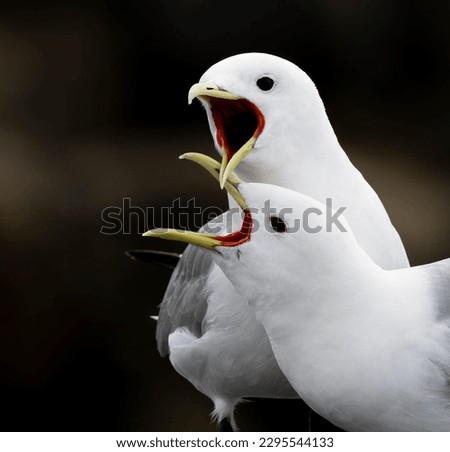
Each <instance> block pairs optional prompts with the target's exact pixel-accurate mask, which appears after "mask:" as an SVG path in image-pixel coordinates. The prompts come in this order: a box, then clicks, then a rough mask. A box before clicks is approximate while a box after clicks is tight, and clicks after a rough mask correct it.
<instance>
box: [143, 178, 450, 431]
mask: <svg viewBox="0 0 450 452" xmlns="http://www.w3.org/2000/svg"><path fill="white" fill-rule="evenodd" d="M225 188H227V189H228V188H229V183H226V184H225ZM234 189H236V187H234ZM229 193H230V194H231V195H232V196H233V197H234V198H235V199H236V201H237V202H238V203H239V205H241V206H242V207H243V209H244V212H245V216H244V220H243V222H242V225H241V227H240V228H238V229H237V230H236V231H235V232H232V233H230V234H227V235H211V234H208V235H205V234H202V233H200V234H199V233H190V234H189V235H188V240H184V237H183V236H184V234H185V233H184V232H182V231H181V232H177V231H166V232H163V231H161V230H156V231H150V232H148V233H147V234H146V235H148V236H154V237H161V238H168V239H170V240H183V241H187V242H188V243H191V244H193V245H196V246H201V247H203V248H205V249H206V250H207V251H206V252H208V253H209V254H210V255H211V256H212V258H213V259H214V261H215V262H216V264H217V265H218V266H219V267H220V268H221V270H222V271H223V272H224V273H225V274H226V275H227V277H228V278H229V280H230V281H231V283H232V284H233V286H234V287H235V289H236V290H237V291H238V293H239V294H240V299H241V300H242V301H243V302H244V301H246V302H248V303H249V305H250V306H251V308H252V310H253V311H254V313H255V317H256V319H257V320H258V321H259V322H261V324H262V325H263V327H264V330H265V332H266V333H267V336H268V337H269V340H270V344H271V346H272V349H273V352H274V355H275V357H276V359H277V362H278V364H279V366H280V368H281V370H282V371H283V373H284V375H285V376H286V377H287V379H288V380H289V382H290V383H291V384H292V386H293V387H294V388H295V390H296V391H297V392H298V394H299V395H300V396H301V397H302V399H303V400H304V401H305V402H306V403H307V404H308V405H309V406H310V407H311V408H312V409H313V410H314V411H316V412H317V413H319V414H320V415H321V416H323V417H324V418H326V419H328V420H329V421H330V422H332V423H334V424H335V425H337V426H338V427H340V428H342V429H344V430H348V431H375V432H379V431H447V432H448V431H449V430H450V397H449V391H448V387H449V372H450V335H449V326H450V299H449V288H450V259H445V260H442V261H440V262H434V263H431V264H428V265H423V266H417V267H413V268H405V269H398V270H390V271H386V270H384V269H382V268H381V267H379V266H378V265H377V264H375V263H374V262H373V260H372V259H370V257H369V256H368V255H367V253H366V252H365V251H364V250H363V249H362V248H361V247H360V246H359V244H358V242H357V240H356V238H355V236H354V234H353V233H352V231H351V228H350V226H349V225H348V223H347V222H346V221H345V219H342V224H343V226H344V228H343V229H342V230H341V229H339V228H334V229H332V230H328V229H327V228H326V220H325V219H324V217H322V216H318V217H317V218H316V220H317V221H316V227H315V230H314V232H311V230H309V229H307V228H304V227H299V222H298V220H299V219H300V218H302V217H303V216H302V213H304V212H305V211H313V210H314V211H316V212H317V211H323V210H324V209H325V206H324V205H322V204H321V203H319V202H318V201H316V200H314V199H312V198H310V197H308V196H305V195H303V194H301V193H298V192H294V191H292V190H288V189H286V188H283V187H279V186H273V185H268V184H260V183H245V184H240V185H239V186H238V195H236V193H235V192H231V191H230V190H229ZM268 199H270V204H271V208H272V209H271V213H270V215H268V213H267V211H266V210H265V209H264V207H265V205H266V202H267V200H268ZM256 225H258V226H259V227H256ZM317 228H320V229H317ZM293 415H294V416H295V413H294V414H293ZM299 427H301V426H300V425H299Z"/></svg>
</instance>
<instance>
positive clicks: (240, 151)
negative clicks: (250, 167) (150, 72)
mask: <svg viewBox="0 0 450 452" xmlns="http://www.w3.org/2000/svg"><path fill="white" fill-rule="evenodd" d="M195 98H198V99H199V100H200V101H201V102H202V103H203V104H204V105H205V107H206V108H209V109H210V111H211V115H212V119H213V121H214V124H215V126H216V141H217V144H218V146H219V147H220V150H221V153H222V163H221V167H220V174H219V176H220V178H219V183H220V187H221V188H224V186H225V182H226V181H227V179H228V177H229V176H230V174H231V173H232V172H233V171H234V170H235V169H236V167H237V166H238V165H239V163H240V162H242V160H244V158H245V157H246V156H247V155H248V154H249V153H250V152H251V150H252V149H253V147H254V145H255V143H256V140H257V139H258V137H259V136H260V135H261V133H262V131H263V129H264V123H265V121H264V116H263V114H262V113H261V111H260V110H259V108H258V107H257V106H256V105H255V104H254V103H253V102H250V101H249V100H248V99H245V98H244V97H242V96H239V95H237V94H234V93H231V92H229V91H225V90H223V89H221V88H219V86H217V85H215V84H211V83H196V84H195V85H193V86H192V87H191V89H190V90H189V94H188V102H189V104H190V103H191V102H192V101H193V100H194V99H195Z"/></svg>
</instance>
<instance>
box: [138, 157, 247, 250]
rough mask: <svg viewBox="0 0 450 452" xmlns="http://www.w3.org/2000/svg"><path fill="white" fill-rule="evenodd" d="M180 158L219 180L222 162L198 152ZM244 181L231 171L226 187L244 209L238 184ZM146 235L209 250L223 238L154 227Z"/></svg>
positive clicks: (218, 244)
mask: <svg viewBox="0 0 450 452" xmlns="http://www.w3.org/2000/svg"><path fill="white" fill-rule="evenodd" d="M180 159H185V160H191V161H193V162H195V163H197V164H199V165H200V166H201V167H203V168H205V169H206V170H207V171H208V172H209V173H210V174H212V176H213V177H214V178H215V179H217V180H219V178H220V176H219V174H220V169H221V168H220V164H219V162H217V161H216V160H214V159H213V158H211V157H208V156H207V155H204V154H199V153H196V152H188V153H186V154H183V155H181V156H180ZM241 183H242V180H241V179H239V177H237V176H236V175H235V174H234V173H230V175H229V177H228V180H227V181H226V182H225V184H224V187H225V189H226V190H227V192H228V193H229V194H230V195H231V196H232V197H233V199H234V200H235V201H236V202H237V204H238V205H239V207H241V209H242V210H245V209H247V204H246V202H245V200H244V198H243V197H242V195H241V194H240V192H239V190H238V189H237V186H238V185H239V184H241ZM143 236H144V237H158V238H161V239H164V240H175V241H178V242H183V243H189V244H191V245H197V246H201V247H203V248H206V249H208V250H214V249H215V248H216V247H217V246H220V245H221V244H222V242H221V240H220V239H219V238H217V236H215V235H214V234H206V233H204V232H191V231H182V230H178V229H161V228H158V229H152V230H150V231H147V232H146V233H144V234H143Z"/></svg>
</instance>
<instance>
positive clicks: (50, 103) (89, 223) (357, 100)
mask: <svg viewBox="0 0 450 452" xmlns="http://www.w3.org/2000/svg"><path fill="white" fill-rule="evenodd" d="M449 8H450V6H449V3H448V2H425V1H406V0H398V1H395V2H392V1H390V0H378V1H376V2H374V1H371V0H359V1H356V0H345V1H340V2H336V1H333V0H310V1H300V0H297V1H287V0H285V1H269V0H259V1H248V2H243V1H236V0H229V1H227V2H206V1H203V0H190V1H188V0H185V1H170V0H166V1H162V0H160V1H155V0H153V1H150V0H147V1H143V0H131V1H130V0H129V1H127V2H125V1H118V0H113V1H106V0H90V1H83V0H73V1H70V0H69V1H66V2H51V1H48V2H45V1H38V2H36V1H33V2H31V1H29V2H27V1H19V2H18V1H14V2H13V1H5V0H3V1H2V2H1V4H0V187H1V192H0V193H1V195H0V211H1V217H0V218H1V224H0V228H1V259H2V272H1V280H0V285H1V290H2V294H1V298H0V300H1V307H2V310H1V317H0V318H1V326H0V334H1V342H0V347H1V349H0V365H1V375H0V378H1V386H0V391H1V398H0V400H1V408H0V409H1V412H2V417H3V419H2V424H1V425H2V430H5V431H8V430H19V431H23V430H34V431H36V430H45V431H54V430H63V431H79V430H84V431H86V430H95V431H99V430H100V431H103V430H106V431H115V430H117V431H128V430H132V431H145V430H154V431H165V430H171V431H177V430H192V431H202V430H214V429H215V425H214V424H211V423H210V420H209V416H208V414H209V412H210V411H211V409H212V405H211V403H210V401H209V400H208V399H207V398H206V397H205V396H203V395H202V394H200V393H198V392H197V391H196V390H195V389H194V388H193V387H192V386H191V385H190V384H189V383H188V382H187V381H185V380H184V379H183V378H182V377H180V376H179V375H178V374H177V373H176V372H175V371H174V370H173V369H172V367H171V365H170V363H169V361H168V360H167V359H162V358H160V357H159V355H158V354H157V352H156V350H155V341H154V330H155V325H154V323H153V321H152V320H151V319H150V318H149V316H150V315H153V314H156V312H157V305H158V303H159V302H160V301H161V299H162V297H163V294H164V290H165V287H166V284H167V282H168V279H169V277H170V272H169V271H168V270H165V269H163V268H158V267H154V266H152V265H144V264H138V263H136V262H132V261H131V260H129V259H128V258H126V257H125V255H124V251H125V250H127V249H133V248H145V247H149V248H159V249H171V250H178V251H181V250H182V249H183V247H181V246H179V245H176V244H169V243H167V242H159V241H151V242H150V240H149V239H144V238H142V237H141V236H140V235H139V234H138V232H139V230H138V229H139V228H138V226H139V224H138V220H137V216H136V215H135V216H134V217H133V221H132V223H131V230H130V234H126V235H125V234H116V235H105V234H100V232H99V231H100V228H101V226H102V221H101V212H102V210H103V209H104V208H105V207H107V206H121V205H122V199H123V198H124V197H128V198H131V202H132V204H133V205H136V206H141V207H146V206H153V207H155V209H156V211H158V209H159V208H161V207H163V206H169V205H170V203H171V202H172V200H174V199H176V198H177V197H179V196H180V197H181V198H182V200H184V201H187V200H189V199H190V198H192V197H195V198H196V202H197V205H200V206H202V207H204V208H206V207H208V206H210V205H213V206H218V207H222V208H225V206H226V199H225V195H224V193H223V192H221V191H220V190H219V188H218V186H217V184H216V183H215V182H214V181H213V180H212V178H210V177H208V176H207V175H206V174H204V172H203V171H202V170H200V169H198V168H197V167H195V166H194V165H192V164H190V163H188V162H179V161H178V160H177V157H178V155H180V154H181V153H184V152H186V151H197V152H207V153H209V155H211V156H215V153H214V150H213V145H212V140H211V138H210V135H209V130H208V126H207V121H206V117H205V115H204V112H203V111H202V109H201V107H200V106H199V105H198V104H196V105H193V106H190V107H188V105H187V99H186V98H187V92H188V89H189V87H190V86H191V85H192V84H193V83H195V82H196V81H197V80H198V79H199V77H200V76H201V74H202V73H203V72H204V71H205V70H206V69H207V68H208V67H209V66H210V65H211V64H213V63H215V62H217V61H219V60H221V59H222V58H224V57H227V56H230V55H233V54H236V53H242V52H247V51H262V52H268V53H274V54H277V55H279V56H282V57H284V58H287V59H289V60H291V61H293V62H295V63H296V64H298V65H299V66H300V67H302V68H303V69H304V70H305V71H306V72H307V73H308V74H309V75H310V76H311V78H312V79H313V80H314V81H315V83H316V85H317V86H318V89H319V91H320V93H321V95H322V98H323V100H324V102H325V105H326V107H327V111H328V114H329V116H330V119H331V121H332V124H333V126H334V128H335V130H336V133H337V135H338V138H339V140H340V141H341V143H342V145H343V147H344V149H345V150H346V151H347V153H348V154H349V156H350V158H351V159H352V161H353V162H354V164H355V165H356V166H357V167H358V168H359V169H360V170H361V171H362V172H363V174H364V175H365V177H366V178H367V180H368V181H369V182H370V183H371V184H372V186H373V187H374V188H375V190H376V191H377V192H378V194H379V195H380V197H381V199H382V201H383V202H384V204H385V206H386V208H387V210H388V212H389V214H390V215H391V218H392V221H393V223H394V224H395V226H396V227H397V229H398V231H399V232H400V234H401V236H402V238H403V240H404V243H405V246H406V249H407V251H408V254H409V256H410V259H411V262H412V263H413V264H422V263H426V262H430V261H434V260H437V259H442V258H446V257H448V256H450V240H449V237H448V230H449V219H450V208H449V202H448V201H449V195H450V184H449V170H450V168H449V166H450V165H449V164H450V154H449V144H448V143H449V137H450V132H449V127H448V123H449V112H450V109H449V101H450V83H449V75H450V74H449V68H450V65H449V54H450V28H449V26H448V23H449V18H450V17H449V16H450V15H449ZM164 221H165V220H164V219H163V218H160V217H159V216H158V215H156V217H155V220H154V222H155V226H158V225H160V224H161V223H164ZM150 226H152V225H150ZM184 226H189V224H186V225H184ZM291 409H292V410H294V411H293V412H292V413H291V412H290V411H289V410H291ZM308 414H309V411H308V410H307V409H305V408H304V407H303V405H302V404H301V402H298V401H295V402H283V401H264V400H263V401H253V402H251V403H247V404H244V405H241V406H240V408H239V409H238V410H237V420H238V423H239V424H240V426H241V428H242V429H243V430H268V431H270V430H272V431H275V430H284V431H287V430H304V429H307V428H308V424H307V418H308ZM312 428H313V430H320V429H322V430H326V429H329V428H332V427H330V426H329V425H327V424H326V423H323V422H322V421H321V420H320V419H319V418H318V417H317V416H313V418H312Z"/></svg>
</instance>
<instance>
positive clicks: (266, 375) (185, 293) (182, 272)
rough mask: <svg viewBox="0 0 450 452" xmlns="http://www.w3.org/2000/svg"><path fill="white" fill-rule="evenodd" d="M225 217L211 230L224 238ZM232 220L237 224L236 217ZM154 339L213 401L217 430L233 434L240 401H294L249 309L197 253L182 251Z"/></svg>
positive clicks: (209, 258) (207, 258)
mask: <svg viewBox="0 0 450 452" xmlns="http://www.w3.org/2000/svg"><path fill="white" fill-rule="evenodd" d="M227 216H228V217H229V218H228V219H227V218H226V217H227ZM230 217H231V215H229V214H228V215H227V214H225V215H224V219H223V221H221V218H217V219H215V220H214V229H215V230H216V231H218V230H220V233H226V232H227V231H226V229H225V227H226V226H228V229H229V231H231V230H232V228H233V220H232V219H231V218H230ZM234 220H235V221H234V224H237V223H239V221H240V216H238V215H236V213H235V214H234ZM236 221H237V223H236ZM196 271H198V272H199V273H198V274H196V273H195V272H196ZM170 290H174V294H172V293H170V292H169V291H170ZM172 297H173V298H172ZM176 301H178V302H179V306H176V305H175V303H176ZM170 308H171V309H173V311H169V309H170ZM203 309H204V310H205V311H203ZM177 325H182V326H178V327H177ZM157 339H158V345H159V350H160V353H161V354H163V355H164V354H166V353H168V352H169V358H170V361H171V363H172V365H173V367H174V368H175V369H176V371H177V372H178V373H179V374H180V375H182V376H183V377H185V378H186V379H187V380H189V381H190V382H191V383H192V384H193V385H194V386H195V388H196V389H197V390H198V391H200V392H201V393H203V394H205V395H206V396H208V397H209V398H210V399H211V400H212V401H213V403H214V412H213V417H214V419H216V420H217V421H218V422H219V425H220V423H221V422H222V421H223V420H226V419H227V420H228V421H229V422H230V424H231V426H232V427H233V429H234V430H237V426H236V422H235V420H234V407H235V405H236V404H237V403H239V402H240V401H241V400H242V398H243V397H268V398H285V399H289V398H297V397H298V395H297V393H296V392H295V391H294V390H293V389H292V386H291V385H290V383H289V382H288V381H287V379H286V377H285V376H284V375H283V374H282V372H281V371H280V368H279V366H278V364H277V362H276V360H275V357H274V355H273V352H272V349H271V347H270V342H269V339H268V338H267V335H266V334H265V331H264V328H263V327H262V325H261V324H260V323H259V322H258V321H256V319H255V314H254V312H253V310H252V309H251V308H250V307H249V306H248V304H247V303H245V302H242V300H241V297H240V295H239V294H238V293H237V292H236V290H235V289H234V287H233V286H232V284H231V283H230V282H229V280H228V278H227V277H226V276H225V275H224V273H223V272H222V271H221V270H220V267H218V266H217V265H216V264H215V263H214V261H213V259H212V256H211V255H210V254H209V253H207V252H205V251H204V250H202V249H200V248H197V247H193V246H188V248H187V249H186V251H185V252H184V253H183V258H182V260H181V261H180V263H179V265H178V267H177V268H176V269H175V271H174V273H173V275H172V278H171V280H170V282H169V288H168V292H167V293H166V296H165V299H164V301H163V304H162V306H161V309H160V315H159V319H158V325H157Z"/></svg>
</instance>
